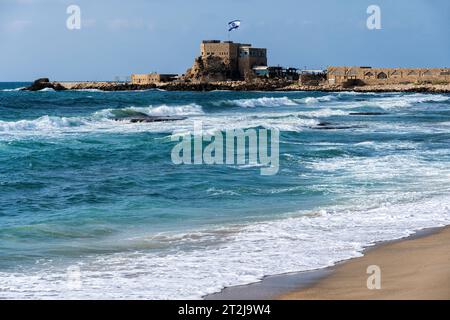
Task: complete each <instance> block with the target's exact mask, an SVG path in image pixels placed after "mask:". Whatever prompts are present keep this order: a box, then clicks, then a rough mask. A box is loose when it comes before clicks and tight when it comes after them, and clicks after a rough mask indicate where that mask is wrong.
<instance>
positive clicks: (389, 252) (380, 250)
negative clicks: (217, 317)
mask: <svg viewBox="0 0 450 320" xmlns="http://www.w3.org/2000/svg"><path fill="white" fill-rule="evenodd" d="M442 238H444V240H450V226H449V225H448V226H443V227H434V228H426V229H421V230H418V231H416V232H414V233H413V234H411V235H410V236H407V237H404V238H400V239H394V240H390V241H382V242H379V243H376V244H374V245H371V246H368V247H366V248H365V249H364V251H363V252H362V254H363V255H362V256H361V257H355V258H351V259H348V260H343V261H340V262H338V263H336V264H335V265H333V266H329V267H324V268H321V269H315V270H309V271H300V272H294V273H286V274H279V275H271V276H265V277H264V278H263V279H262V280H261V281H259V282H256V283H251V284H247V285H241V286H232V287H227V288H224V289H223V290H222V291H221V292H218V293H214V294H210V295H206V296H204V297H203V299H205V300H240V299H244V300H271V299H277V300H322V299H325V300H333V299H337V300H338V299H356V300H359V299H362V300H364V299H367V300H370V299H400V300H401V299H450V241H444V242H443V243H441V242H442ZM408 257H410V258H412V259H413V260H414V261H412V262H411V263H409V262H408V261H407V258H408ZM373 260H376V261H377V263H379V264H380V268H381V279H382V280H381V284H382V288H381V290H368V289H367V286H366V281H367V278H368V277H369V276H370V274H367V272H366V269H367V266H368V265H374V264H375V263H374V262H373ZM369 261H371V263H368V262H369ZM421 261H422V262H423V261H428V263H431V265H428V266H427V267H426V268H425V267H424V266H423V265H421ZM380 262H382V263H380ZM398 262H401V263H403V262H406V264H407V265H406V266H404V265H403V264H402V265H401V266H399V263H398ZM433 262H435V263H436V265H433V264H432V263H433ZM442 265H443V268H442ZM395 266H397V267H396V268H395ZM436 268H437V269H438V271H439V272H437V271H435V270H434V269H436ZM403 269H404V271H402V270H403ZM432 269H433V271H434V272H429V271H430V270H432ZM355 270H357V271H355ZM417 270H419V271H417ZM420 270H422V271H420ZM423 272H425V275H423V274H422V273H423ZM442 277H443V278H444V279H441V278H442ZM427 281H428V282H427ZM383 283H385V284H386V287H385V288H383ZM408 284H409V285H408ZM426 287H428V289H430V288H433V289H436V291H433V292H430V290H428V291H427V290H426V289H427V288H426ZM438 288H439V289H438ZM412 289H413V290H412Z"/></svg>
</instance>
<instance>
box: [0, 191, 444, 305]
mask: <svg viewBox="0 0 450 320" xmlns="http://www.w3.org/2000/svg"><path fill="white" fill-rule="evenodd" d="M303 214H304V215H302V216H292V217H288V218H285V219H280V220H275V221H270V222H260V223H255V224H252V225H243V226H230V227H221V228H217V229H213V230H203V231H196V232H193V233H186V234H173V235H172V234H168V233H166V234H157V235H154V236H147V237H145V238H142V239H139V241H146V242H148V246H149V247H154V243H159V242H161V241H163V242H169V243H170V244H171V245H175V244H176V243H179V244H180V245H181V244H183V245H190V247H191V248H192V249H191V250H174V251H171V252H166V253H165V254H162V253H148V252H147V253H145V252H139V251H138V252H130V253H117V254H105V255H99V256H93V257H91V258H89V259H85V260H84V261H83V262H82V263H79V267H80V270H81V287H80V288H79V289H70V288H68V287H67V282H66V279H67V273H66V269H65V268H61V267H56V266H54V267H46V268H44V270H41V271H35V272H29V273H18V272H0V279H1V280H0V283H1V286H2V290H0V298H15V299H32V298H42V299H99V298H101V299H126V298H131V299H198V298H201V297H202V296H204V295H206V294H210V293H214V292H218V291H220V290H221V289H222V288H224V287H228V286H233V285H242V284H247V283H251V282H255V281H258V280H260V279H261V278H262V277H264V276H265V275H272V274H280V273H287V272H295V271H302V270H312V269H317V268H323V267H327V266H330V265H333V264H335V263H337V262H338V261H342V260H344V259H349V258H353V257H358V256H361V255H362V251H363V249H364V247H366V246H370V245H373V244H375V243H377V242H379V241H386V240H392V239H398V238H401V237H405V236H408V235H410V234H411V233H412V232H413V231H415V230H418V229H422V228H428V227H436V226H443V225H445V224H448V223H450V198H449V197H446V196H445V197H442V196H436V197H433V198H429V199H422V200H420V201H415V202H404V203H398V204H391V205H381V206H375V207H373V208H372V209H365V210H362V211H355V210H350V209H349V210H342V209H337V208H335V209H333V208H328V209H326V208H323V209H320V210H317V211H314V212H303ZM129 241H137V240H136V239H130V240H129ZM152 243H153V244H152Z"/></svg>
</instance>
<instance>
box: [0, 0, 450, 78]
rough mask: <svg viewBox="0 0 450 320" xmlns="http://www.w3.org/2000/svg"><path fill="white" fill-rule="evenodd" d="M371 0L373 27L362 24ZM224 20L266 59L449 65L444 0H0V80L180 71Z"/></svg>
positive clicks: (448, 7)
mask: <svg viewBox="0 0 450 320" xmlns="http://www.w3.org/2000/svg"><path fill="white" fill-rule="evenodd" d="M71 4H76V5H78V6H79V7H80V8H81V23H82V25H81V29H80V30H72V31H71V30H68V29H67V28H66V20H67V18H68V16H69V15H68V14H67V13H66V9H67V7H68V6H69V5H71ZM371 4H376V5H378V6H380V8H381V24H382V29H381V30H369V29H367V27H366V20H367V17H368V16H369V15H368V14H367V13H366V10H367V7H368V6H369V5H371ZM233 19H241V20H242V26H241V29H239V30H238V31H236V32H233V33H232V40H234V41H241V42H250V43H252V44H253V45H254V46H258V47H266V48H268V55H269V64H270V65H278V64H280V65H284V66H293V67H302V68H303V67H304V66H306V67H308V68H324V67H326V66H328V65H371V66H374V67H376V66H378V67H382V66H385V67H422V66H423V67H450V36H449V33H450V1H448V0H395V1H393V0H369V1H366V0H345V1H344V0H315V1H303V0H279V1H273V0H270V1H269V0H227V1H215V0H128V1H123V0H68V1H66V0H0V44H1V46H0V48H1V50H0V81H21V80H25V81H28V80H32V79H35V78H38V77H43V76H47V77H50V78H51V79H53V80H112V79H113V78H114V77H115V76H121V77H125V76H127V75H129V74H131V73H147V72H153V71H155V72H162V73H183V72H184V71H185V70H186V69H187V68H188V67H189V66H190V65H192V62H193V60H194V58H195V56H197V55H198V54H199V43H200V41H201V40H202V39H225V40H226V38H227V22H228V21H230V20H233Z"/></svg>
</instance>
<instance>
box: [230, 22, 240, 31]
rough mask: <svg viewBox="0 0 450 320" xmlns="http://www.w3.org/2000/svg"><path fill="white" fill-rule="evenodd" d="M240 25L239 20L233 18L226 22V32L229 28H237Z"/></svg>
mask: <svg viewBox="0 0 450 320" xmlns="http://www.w3.org/2000/svg"><path fill="white" fill-rule="evenodd" d="M240 26H241V20H233V21H231V22H228V32H230V31H231V30H234V29H237V28H239V27H240Z"/></svg>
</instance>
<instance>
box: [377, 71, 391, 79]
mask: <svg viewBox="0 0 450 320" xmlns="http://www.w3.org/2000/svg"><path fill="white" fill-rule="evenodd" d="M387 77H388V76H387V74H386V73H384V72H380V73H379V74H378V75H377V79H387Z"/></svg>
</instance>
